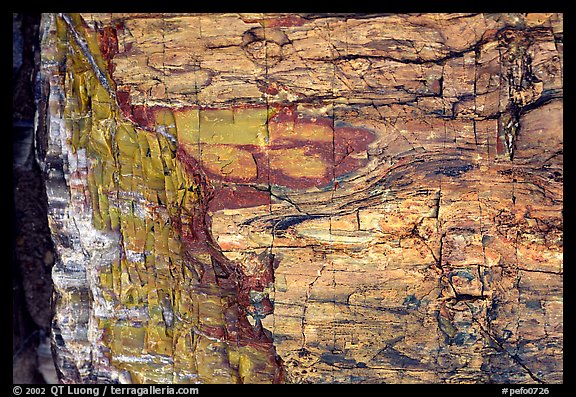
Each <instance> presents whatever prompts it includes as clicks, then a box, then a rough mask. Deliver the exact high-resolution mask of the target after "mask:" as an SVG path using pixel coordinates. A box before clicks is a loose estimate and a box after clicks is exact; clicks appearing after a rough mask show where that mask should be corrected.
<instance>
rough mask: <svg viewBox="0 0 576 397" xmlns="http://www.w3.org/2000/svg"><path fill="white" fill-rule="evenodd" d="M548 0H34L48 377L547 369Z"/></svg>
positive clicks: (459, 374)
mask: <svg viewBox="0 0 576 397" xmlns="http://www.w3.org/2000/svg"><path fill="white" fill-rule="evenodd" d="M562 21H563V17H562V15H561V14H418V15H416V14H405V15H404V14H402V15H352V14H351V15H344V14H340V15H337V14H335V15H329V14H327V15H324V14H77V15H68V14H58V15H52V14H46V15H44V16H43V20H42V32H43V38H42V70H41V73H42V85H41V88H42V94H43V98H44V101H43V104H44V106H43V107H41V109H40V111H39V123H38V137H39V139H38V153H37V155H38V158H39V159H40V162H41V164H42V165H43V169H44V172H45V175H46V185H47V193H48V199H49V221H50V226H51V230H52V236H53V239H54V242H55V245H56V249H57V253H58V255H57V258H56V264H55V266H54V268H53V273H52V276H53V280H54V285H55V290H56V291H55V296H54V310H55V313H54V319H53V321H52V331H53V346H54V351H55V355H56V359H57V367H58V369H59V371H60V376H61V379H62V381H64V382H134V383H138V382H174V383H180V382H182V383H186V382H207V383H210V382H217V383H252V382H255V383H271V382H298V383H308V382H314V383H333V382H338V383H365V382H370V383H383V382H385V383H493V382H497V383H526V382H538V383H560V382H562V376H563V373H562V353H563V329H562V327H563V323H562V313H563V285H562V277H563V262H562V251H563V231H562V228H563V218H562V205H563V193H562V187H563V179H562V178H563V169H562V165H563V135H562V132H563V126H562V121H563V118H562V112H563V103H562V96H563V86H562V73H563V62H562V57H563V51H562V41H563V28H562Z"/></svg>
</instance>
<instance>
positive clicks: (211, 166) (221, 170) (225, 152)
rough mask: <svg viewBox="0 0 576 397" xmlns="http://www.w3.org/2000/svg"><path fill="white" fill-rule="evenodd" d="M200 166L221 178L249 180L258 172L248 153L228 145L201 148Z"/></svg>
mask: <svg viewBox="0 0 576 397" xmlns="http://www.w3.org/2000/svg"><path fill="white" fill-rule="evenodd" d="M202 165H203V166H204V167H205V168H206V169H208V170H209V171H210V172H212V173H214V174H216V175H220V176H222V177H233V178H240V179H251V178H256V175H257V172H258V170H257V167H256V163H255V162H254V158H253V157H252V154H251V153H250V152H248V151H246V150H242V149H239V148H236V147H234V146H228V145H204V146H202Z"/></svg>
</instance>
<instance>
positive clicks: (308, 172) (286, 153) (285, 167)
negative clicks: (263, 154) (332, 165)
mask: <svg viewBox="0 0 576 397" xmlns="http://www.w3.org/2000/svg"><path fill="white" fill-rule="evenodd" d="M269 155H270V164H271V167H272V168H274V169H276V170H278V171H280V172H282V173H283V174H285V175H287V176H290V177H292V178H310V177H318V178H320V177H322V176H324V175H326V173H327V172H328V165H327V164H326V163H324V162H323V161H322V159H321V158H320V156H319V155H318V154H308V153H307V152H306V148H290V149H277V150H273V151H270V154H269Z"/></svg>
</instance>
